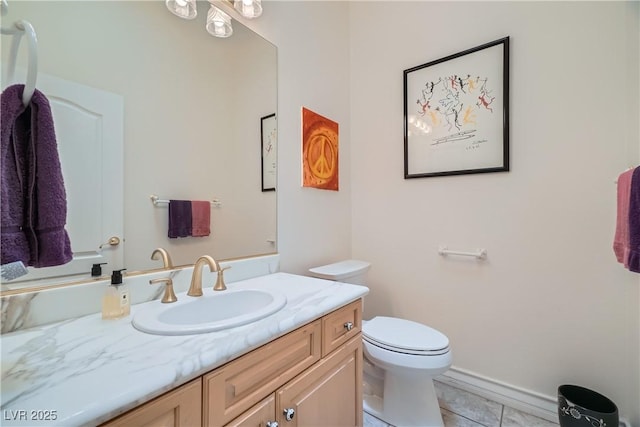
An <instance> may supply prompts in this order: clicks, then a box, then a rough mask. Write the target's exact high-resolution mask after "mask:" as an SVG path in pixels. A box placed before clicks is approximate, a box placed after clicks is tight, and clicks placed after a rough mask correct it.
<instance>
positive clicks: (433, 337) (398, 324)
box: [362, 316, 449, 356]
mask: <svg viewBox="0 0 640 427" xmlns="http://www.w3.org/2000/svg"><path fill="white" fill-rule="evenodd" d="M362 336H363V339H364V340H365V341H367V342H369V343H370V344H372V345H375V346H377V347H380V348H383V349H385V350H389V351H394V352H397V353H405V354H413V355H418V356H437V355H441V354H445V353H447V352H449V339H448V338H447V337H446V335H444V334H443V333H441V332H439V331H437V330H435V329H433V328H430V327H428V326H426V325H423V324H421V323H417V322H412V321H411V320H406V319H398V318H395V317H384V316H377V317H374V318H373V319H371V320H369V321H363V322H362Z"/></svg>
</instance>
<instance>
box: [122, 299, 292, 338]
mask: <svg viewBox="0 0 640 427" xmlns="http://www.w3.org/2000/svg"><path fill="white" fill-rule="evenodd" d="M286 303H287V298H286V297H285V296H284V294H282V293H280V292H277V291H266V290H260V289H237V290H226V291H220V292H215V293H208V294H205V295H204V296H201V297H190V296H187V295H186V294H183V295H182V296H181V298H180V299H179V300H178V301H177V302H175V303H171V304H162V303H160V302H159V301H158V302H153V303H152V304H149V305H148V306H147V307H145V308H143V309H142V310H141V311H140V312H139V313H136V314H135V315H134V317H133V322H132V323H133V326H134V327H135V328H136V329H138V330H140V331H142V332H147V333H150V334H157V335H190V334H203V333H206V332H213V331H219V330H222V329H228V328H233V327H235V326H240V325H245V324H247V323H251V322H255V321H256V320H260V319H262V318H264V317H267V316H269V315H270V314H273V313H275V312H276V311H278V310H280V309H281V308H282V307H284V305H285V304H286Z"/></svg>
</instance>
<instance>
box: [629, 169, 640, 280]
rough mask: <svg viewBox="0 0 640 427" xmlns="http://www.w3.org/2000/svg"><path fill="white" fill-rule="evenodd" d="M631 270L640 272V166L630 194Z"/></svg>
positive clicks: (634, 173) (634, 175) (632, 180)
mask: <svg viewBox="0 0 640 427" xmlns="http://www.w3.org/2000/svg"><path fill="white" fill-rule="evenodd" d="M629 246H630V250H629V270H631V271H633V272H635V273H640V166H638V167H636V168H635V170H634V171H633V177H632V178H631V191H630V194H629Z"/></svg>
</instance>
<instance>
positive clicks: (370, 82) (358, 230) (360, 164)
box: [280, 2, 640, 426]
mask: <svg viewBox="0 0 640 427" xmlns="http://www.w3.org/2000/svg"><path fill="white" fill-rule="evenodd" d="M638 21H639V19H638V4H637V3H636V2H633V3H631V2H630V3H623V2H604V3H598V2H584V3H582V2H564V3H560V2H470V3H467V2H352V3H351V5H350V21H349V24H350V32H351V39H350V43H351V57H350V60H351V65H350V71H351V86H350V93H351V117H350V118H351V129H352V133H351V139H352V147H351V156H352V163H351V164H352V171H351V172H352V180H353V188H352V206H353V218H352V228H353V233H352V245H353V256H354V257H355V258H360V259H365V260H369V261H371V262H372V263H373V267H372V270H371V272H370V275H369V278H370V287H371V294H370V295H369V296H368V297H367V299H366V300H365V317H370V316H373V315H376V314H385V315H395V316H400V317H405V318H409V319H412V320H416V321H420V322H424V323H426V324H429V325H431V326H433V327H435V328H437V329H439V330H441V331H442V332H444V333H445V334H447V335H448V336H449V338H450V340H451V345H452V348H453V354H454V366H455V367H457V368H461V369H464V370H468V371H471V372H473V373H476V374H478V375H481V376H484V377H488V378H490V379H492V380H494V381H499V382H503V383H506V384H509V385H511V386H513V387H516V388H521V389H524V390H528V391H531V392H533V393H538V394H541V395H545V396H550V397H553V396H555V393H556V389H557V386H558V385H559V384H563V383H577V384H581V385H583V386H585V387H589V388H593V389H595V390H598V391H600V392H601V393H603V394H605V395H607V396H609V397H610V398H611V399H613V400H614V401H615V402H616V403H617V404H618V406H619V408H620V411H621V414H622V415H623V416H625V417H627V418H629V419H631V420H632V421H633V423H634V424H633V425H634V426H638V425H640V409H639V408H638V407H639V405H638V402H640V366H639V360H640V352H639V340H640V325H639V324H640V315H639V305H638V301H639V289H640V288H639V287H638V277H637V275H635V274H633V273H630V272H628V271H626V270H625V269H624V268H622V267H621V266H620V265H619V264H617V263H616V260H615V257H614V255H613V252H612V248H611V247H612V240H613V234H614V227H615V218H616V216H615V202H616V187H615V185H614V180H615V179H616V177H617V176H618V174H619V173H620V172H622V171H623V170H624V169H626V168H627V167H629V166H631V165H637V164H638V163H640V162H639V160H640V158H639V156H638V149H637V146H638V135H639V127H638V117H639V115H640V110H639V108H638V94H639V91H638V59H639V55H638V34H639V33H638V31H639V29H638ZM504 36H510V37H511V49H510V55H511V80H510V89H511V105H510V115H511V118H510V126H511V132H510V137H511V153H512V154H511V172H508V173H494V174H477V175H467V176H452V177H439V178H422V179H410V180H405V179H403V122H402V120H403V86H402V76H403V74H402V72H403V70H404V69H407V68H411V67H413V66H416V65H420V64H423V63H426V62H429V61H431V60H435V59H438V58H441V57H444V56H447V55H449V54H453V53H456V52H459V51H462V50H465V49H468V48H471V47H474V46H478V45H480V44H483V43H486V42H489V41H493V40H496V39H498V38H501V37H504ZM285 103H286V100H281V101H280V105H283V104H285ZM439 245H448V246H449V247H452V248H458V249H462V250H472V249H475V248H478V247H484V248H486V249H487V251H488V260H487V261H485V262H476V261H475V260H472V259H456V258H455V257H452V258H448V259H444V258H442V257H440V256H439V255H438V254H437V248H438V246H439Z"/></svg>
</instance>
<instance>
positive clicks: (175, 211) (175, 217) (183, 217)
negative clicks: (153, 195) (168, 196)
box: [169, 200, 191, 239]
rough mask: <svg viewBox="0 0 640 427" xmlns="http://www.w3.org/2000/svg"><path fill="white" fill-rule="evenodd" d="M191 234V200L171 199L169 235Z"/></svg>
mask: <svg viewBox="0 0 640 427" xmlns="http://www.w3.org/2000/svg"><path fill="white" fill-rule="evenodd" d="M189 236H191V201H190V200H169V237H170V238H172V239H175V238H176V237H189Z"/></svg>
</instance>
